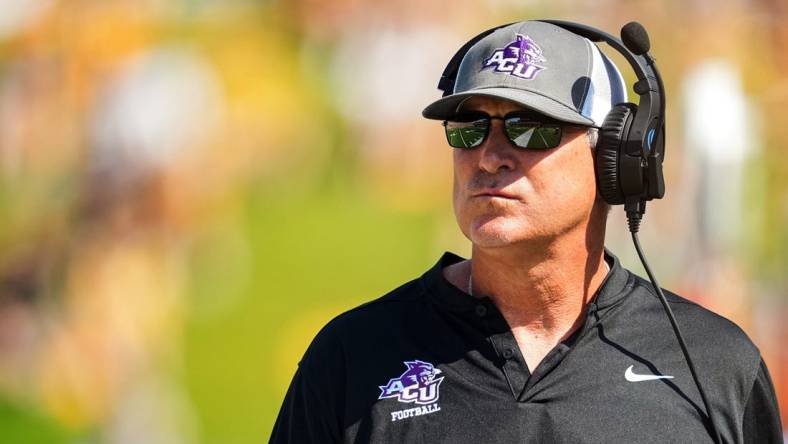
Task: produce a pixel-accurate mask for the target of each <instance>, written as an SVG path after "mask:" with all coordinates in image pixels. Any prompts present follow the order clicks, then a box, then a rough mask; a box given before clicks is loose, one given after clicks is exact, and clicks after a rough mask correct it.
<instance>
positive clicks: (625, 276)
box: [420, 248, 631, 312]
mask: <svg viewBox="0 0 788 444" xmlns="http://www.w3.org/2000/svg"><path fill="white" fill-rule="evenodd" d="M604 257H605V262H607V264H608V265H609V266H610V271H609V272H608V273H607V275H606V276H605V279H604V280H603V281H602V284H601V285H600V286H599V289H598V290H597V294H596V297H594V298H593V300H592V302H591V303H590V307H589V308H590V310H591V311H598V310H601V309H605V308H608V307H611V306H613V305H616V304H617V303H618V302H619V301H621V300H622V299H623V298H624V297H625V296H626V294H627V289H628V288H630V287H631V284H630V285H627V284H628V282H629V280H630V276H629V272H628V271H627V270H626V269H625V268H623V267H622V266H621V262H620V261H619V260H618V257H616V256H615V255H614V254H613V253H611V252H610V251H609V250H608V249H607V248H605V256H604ZM463 260H465V259H464V258H463V257H460V256H458V255H456V254H454V253H452V252H449V251H446V252H444V253H443V255H442V256H441V257H440V259H438V262H436V263H435V265H433V266H432V268H430V269H429V270H427V271H426V272H425V273H424V274H423V275H422V276H421V278H420V280H421V283H422V285H423V286H424V287H425V289H426V290H427V293H428V294H429V295H430V296H431V297H432V299H433V300H434V301H435V302H436V303H437V304H439V305H441V306H443V307H445V308H447V309H449V310H452V311H459V312H463V311H471V310H474V309H475V307H477V306H478V305H479V304H483V305H489V304H491V303H492V301H491V300H490V298H489V297H487V296H484V297H475V296H471V295H469V294H468V293H466V292H465V291H463V290H460V289H459V288H457V287H455V286H454V285H452V283H451V282H449V281H448V280H447V279H446V278H445V277H444V276H443V269H444V268H446V267H448V266H449V265H452V264H456V263H457V262H461V261H463Z"/></svg>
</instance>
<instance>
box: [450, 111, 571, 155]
mask: <svg viewBox="0 0 788 444" xmlns="http://www.w3.org/2000/svg"><path fill="white" fill-rule="evenodd" d="M493 119H498V120H503V127H504V132H505V133H506V137H508V138H509V140H510V141H511V142H512V144H513V145H514V146H515V147H517V148H520V149H527V150H544V149H550V148H555V147H557V146H558V145H560V144H561V133H562V131H561V130H562V128H563V126H569V124H566V123H562V122H558V121H548V120H544V119H539V118H536V117H534V116H533V115H527V114H524V113H522V112H514V113H509V114H507V115H505V116H504V117H497V116H495V117H494V116H489V115H487V114H484V113H470V114H459V115H457V116H454V117H452V118H451V119H450V120H446V121H444V122H443V127H444V128H445V129H446V140H447V141H448V142H449V146H451V147H453V148H462V149H470V148H476V147H477V146H479V145H481V144H482V143H484V140H485V139H486V138H487V134H488V133H489V132H490V126H491V124H490V121H491V120H493Z"/></svg>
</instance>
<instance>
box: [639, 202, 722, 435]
mask: <svg viewBox="0 0 788 444" xmlns="http://www.w3.org/2000/svg"><path fill="white" fill-rule="evenodd" d="M645 207H646V203H645V202H639V204H638V206H637V209H636V210H634V211H633V210H627V212H626V213H627V222H628V224H629V232H630V233H632V242H633V243H634V244H635V250H636V251H637V253H638V257H640V262H641V263H642V264H643V268H645V269H646V273H647V274H648V277H649V279H650V280H651V285H652V286H654V290H656V292H657V296H658V298H659V301H660V302H661V303H662V307H663V308H664V309H665V313H667V315H668V319H669V320H670V325H671V326H672V327H673V332H674V333H675V334H676V339H678V341H679V345H680V346H681V352H682V353H684V359H685V360H686V361H687V366H688V367H689V369H690V373H692V379H693V380H694V381H695V386H696V387H697V388H698V392H699V393H700V397H701V399H702V400H703V406H704V407H705V408H706V415H707V416H708V419H709V428H710V429H711V432H712V437H713V438H714V442H715V443H717V444H722V439H721V438H720V434H719V432H718V431H717V426H716V423H715V421H714V417H713V415H712V410H711V404H710V403H709V400H708V399H707V398H706V392H705V391H704V390H703V386H702V385H701V383H700V379H699V378H698V373H697V371H696V370H695V364H694V363H693V362H692V358H690V354H689V351H688V350H687V345H686V344H685V343H684V338H683V337H682V336H681V330H679V324H678V323H677V322H676V318H675V317H674V316H673V311H672V310H671V309H670V306H669V305H668V301H667V299H665V295H664V294H663V293H662V288H660V286H659V283H657V279H656V278H655V277H654V273H652V272H651V267H649V266H648V262H647V261H646V256H645V254H643V249H642V248H641V247H640V241H639V240H638V230H639V228H640V220H641V219H642V217H643V213H644V212H645Z"/></svg>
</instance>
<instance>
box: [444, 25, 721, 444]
mask: <svg viewBox="0 0 788 444" xmlns="http://www.w3.org/2000/svg"><path fill="white" fill-rule="evenodd" d="M538 21H540V22H545V23H550V24H552V25H555V26H558V27H560V28H563V29H566V30H567V31H569V32H572V33H574V34H577V35H579V36H582V37H585V38H587V39H588V40H590V41H592V42H602V41H603V42H605V43H607V44H608V45H610V46H612V47H613V48H615V49H616V50H617V51H618V52H620V53H621V54H622V55H623V56H624V58H625V59H626V60H627V62H629V65H630V66H632V69H633V70H634V71H635V75H637V78H638V80H637V82H635V84H634V85H633V89H634V91H635V93H637V94H638V95H639V96H640V104H639V105H635V104H634V103H621V104H617V105H614V106H613V108H612V109H611V110H610V111H609V112H608V114H607V116H605V120H604V122H603V123H602V127H601V128H600V130H599V140H598V141H597V146H596V150H595V153H594V167H595V174H596V186H597V190H598V191H599V194H600V196H602V198H603V199H604V200H605V202H607V203H609V204H611V205H619V204H624V210H625V211H626V215H627V221H628V223H629V231H630V232H631V233H632V241H633V243H634V245H635V250H637V253H638V256H639V257H640V260H641V262H642V263H643V268H645V270H646V272H647V273H648V277H649V279H650V280H651V284H652V285H653V286H654V290H655V291H656V293H657V295H658V298H659V300H660V303H661V304H662V307H663V308H664V309H665V312H666V314H667V315H668V319H669V320H670V323H671V326H672V327H673V331H674V333H675V334H676V338H677V339H678V342H679V345H680V346H681V351H682V353H683V354H684V358H685V359H686V361H687V366H688V367H689V369H690V373H691V374H692V378H693V380H694V381H695V385H696V386H697V388H698V392H699V393H700V396H701V398H702V400H703V405H704V407H705V408H706V414H707V415H708V425H707V426H708V428H709V431H710V432H711V434H712V437H713V438H714V441H715V442H717V443H720V442H722V439H721V437H720V435H719V430H718V429H717V426H716V421H715V419H714V415H713V411H712V409H711V408H710V405H711V404H710V403H709V401H708V399H707V397H706V393H705V390H703V386H702V384H701V383H700V380H699V378H698V375H697V372H696V370H695V365H694V364H693V362H692V358H691V357H690V355H689V351H688V350H687V346H686V344H685V343H684V338H683V337H682V335H681V331H680V330H679V326H678V324H677V323H676V319H675V317H674V316H673V312H672V310H671V309H670V306H669V305H668V303H667V301H666V300H665V295H664V294H663V292H662V289H661V288H660V286H659V283H657V280H656V278H655V277H654V274H653V273H652V272H651V268H650V267H649V265H648V262H647V261H646V257H645V255H644V254H643V251H642V248H641V247H640V241H639V240H638V236H637V232H638V230H639V228H640V221H641V219H642V217H643V214H644V213H645V211H646V202H647V201H649V200H652V199H660V198H662V196H664V195H665V180H664V178H663V176H662V159H664V158H665V88H664V86H663V84H662V77H660V75H659V71H658V70H657V66H656V64H655V60H654V57H652V56H651V55H650V54H649V53H648V51H649V49H651V44H650V43H649V38H648V34H647V33H646V30H645V29H644V28H643V26H642V25H641V24H640V23H637V22H630V23H627V24H626V25H625V26H624V27H623V28H621V40H619V39H617V38H616V37H613V36H612V35H610V34H608V33H606V32H604V31H600V30H598V29H596V28H592V27H590V26H586V25H582V24H580V23H574V22H567V21H561V20H538ZM515 23H517V22H515ZM513 24H514V23H509V24H506V25H501V26H496V27H495V28H492V29H488V30H487V31H484V32H482V33H481V34H479V35H477V36H476V37H474V38H473V39H471V40H470V41H468V42H467V43H465V44H464V45H463V46H462V47H461V48H460V49H459V51H457V53H456V54H454V57H452V59H451V61H449V64H448V65H447V66H446V68H445V69H444V70H443V74H442V75H441V79H440V81H439V82H438V89H440V90H441V91H443V96H444V97H445V96H448V95H451V94H454V84H455V82H456V80H457V72H458V71H459V68H460V63H461V62H462V59H463V58H464V57H465V55H466V54H467V53H468V51H469V50H470V49H471V47H472V46H473V45H475V44H476V43H477V42H478V41H479V40H481V39H483V38H484V37H487V36H488V35H490V34H491V33H493V32H495V31H496V30H498V29H501V28H504V27H507V26H510V25H513Z"/></svg>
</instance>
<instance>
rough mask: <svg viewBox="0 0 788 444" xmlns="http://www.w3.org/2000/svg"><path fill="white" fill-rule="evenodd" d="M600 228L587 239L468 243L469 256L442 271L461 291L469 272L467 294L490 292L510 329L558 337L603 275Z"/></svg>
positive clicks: (575, 320)
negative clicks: (485, 244) (487, 246)
mask: <svg viewBox="0 0 788 444" xmlns="http://www.w3.org/2000/svg"><path fill="white" fill-rule="evenodd" d="M602 230H604V228H602ZM603 233H604V231H602V232H601V233H600V235H599V236H592V238H593V240H592V239H589V238H588V236H587V234H586V233H583V232H580V231H578V232H576V233H575V234H574V235H567V236H562V237H561V238H560V240H559V241H552V242H539V243H537V242H531V243H529V244H528V245H524V244H518V245H511V246H508V247H505V248H492V249H485V248H481V247H478V246H475V245H474V247H473V251H472V256H471V258H472V259H471V260H470V261H464V262H462V263H458V264H455V265H454V266H452V267H450V268H451V269H448V268H449V267H447V269H446V270H444V274H445V276H446V278H447V279H448V280H449V281H450V282H452V283H453V284H454V285H455V286H456V287H458V288H460V289H462V290H463V291H466V292H467V291H468V290H469V289H468V282H469V278H471V275H470V273H471V271H472V273H473V275H472V279H473V289H472V294H473V295H474V296H477V297H481V296H488V297H490V299H492V301H493V302H494V303H495V305H496V306H497V307H498V309H499V310H500V311H501V313H502V314H503V316H504V318H505V319H506V321H507V322H508V324H509V326H510V327H511V329H512V330H513V331H519V332H522V333H527V334H529V335H532V336H534V337H539V338H543V339H544V340H546V341H549V342H558V341H560V340H562V339H564V338H566V337H568V336H569V335H570V334H571V333H572V332H573V331H574V330H575V328H576V327H578V326H579V325H580V324H581V321H582V319H583V318H582V315H583V313H585V310H586V306H587V305H588V303H589V302H590V301H591V299H592V298H593V297H594V294H595V293H596V291H597V289H598V288H599V286H600V285H601V283H602V281H603V280H604V278H605V276H606V275H607V267H606V264H605V262H604V237H603V236H604V234H603Z"/></svg>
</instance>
